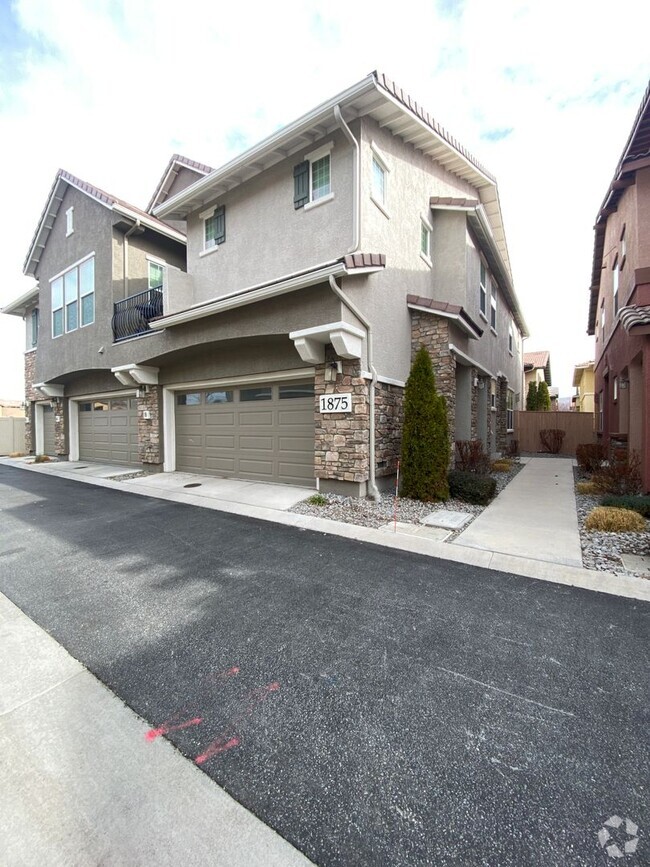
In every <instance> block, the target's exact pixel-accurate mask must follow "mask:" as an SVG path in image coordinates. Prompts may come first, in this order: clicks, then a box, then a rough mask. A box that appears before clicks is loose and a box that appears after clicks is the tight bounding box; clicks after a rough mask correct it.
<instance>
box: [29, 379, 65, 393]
mask: <svg viewBox="0 0 650 867" xmlns="http://www.w3.org/2000/svg"><path fill="white" fill-rule="evenodd" d="M34 388H35V389H37V390H38V391H40V392H41V394H44V395H45V396H46V397H63V390H64V388H65V386H63V385H59V384H58V383H54V382H35V383H34Z"/></svg>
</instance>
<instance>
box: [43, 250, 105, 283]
mask: <svg viewBox="0 0 650 867" xmlns="http://www.w3.org/2000/svg"><path fill="white" fill-rule="evenodd" d="M94 255H95V251H94V250H93V251H92V253H88V255H87V256H83V257H82V258H81V259H77V261H76V262H73V263H72V264H71V265H68V266H67V268H64V269H63V271H59V273H58V274H55V275H54V277H50V279H49V283H50V284H52V283H54V281H55V280H58V279H59V277H63V275H64V274H65V273H67V272H68V271H72V269H73V268H77V267H78V266H79V265H83V263H84V262H85V261H86V259H92V257H93V256H94Z"/></svg>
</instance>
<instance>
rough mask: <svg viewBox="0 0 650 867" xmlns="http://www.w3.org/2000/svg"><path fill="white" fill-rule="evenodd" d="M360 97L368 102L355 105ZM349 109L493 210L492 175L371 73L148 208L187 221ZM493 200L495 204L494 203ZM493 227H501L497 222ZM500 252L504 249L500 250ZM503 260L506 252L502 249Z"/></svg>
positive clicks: (315, 137)
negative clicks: (454, 179)
mask: <svg viewBox="0 0 650 867" xmlns="http://www.w3.org/2000/svg"><path fill="white" fill-rule="evenodd" d="M364 96H369V97H371V98H370V99H369V101H368V102H366V103H362V104H361V105H356V106H355V103H356V102H358V100H359V99H360V98H362V97H364ZM335 106H339V107H340V108H341V109H342V110H344V109H346V108H347V109H348V114H347V119H348V120H352V119H354V118H356V117H361V116H364V115H370V116H372V117H374V118H375V119H376V120H377V121H378V122H379V123H380V124H381V126H382V127H384V128H386V129H388V130H389V131H390V132H392V133H393V134H394V135H398V136H400V137H401V138H403V139H404V140H405V141H406V142H407V143H413V145H414V147H417V148H418V149H419V150H421V151H422V152H423V153H425V154H426V155H428V156H430V157H431V158H432V159H434V160H436V162H438V163H440V164H441V165H442V166H443V167H444V168H446V169H447V170H448V171H450V172H452V173H453V174H455V175H457V176H458V177H460V178H462V179H464V180H466V181H468V182H469V183H470V184H472V186H474V187H475V188H476V189H477V190H478V191H479V195H480V198H481V201H483V202H484V204H485V205H486V207H488V208H491V209H492V210H494V209H496V210H497V211H498V210H499V209H498V193H497V190H496V182H495V180H494V178H493V177H492V176H491V175H489V174H488V173H487V172H486V171H484V170H482V169H481V168H480V167H479V166H478V165H477V164H475V163H474V162H472V160H471V159H470V158H469V157H468V156H466V155H465V154H464V153H463V152H462V151H461V150H459V148H458V147H457V146H455V145H454V144H453V143H452V141H453V140H452V141H450V140H448V139H447V138H445V136H444V135H442V134H441V133H438V132H436V130H435V129H434V128H433V127H432V126H430V125H429V124H428V123H426V122H425V121H424V120H423V119H422V118H420V117H419V116H418V115H417V114H416V113H415V111H413V110H412V109H411V108H409V107H408V106H407V105H406V104H405V103H402V102H401V101H400V100H399V99H397V98H396V97H394V96H393V95H392V94H391V93H390V92H389V91H388V90H387V89H386V88H385V87H384V86H383V85H381V84H380V83H379V82H378V81H377V79H376V78H375V76H374V74H371V75H368V76H366V78H364V79H362V80H361V81H359V82H357V83H356V84H354V85H352V87H350V88H348V89H347V90H345V91H343V92H342V93H339V94H338V95H337V96H335V97H333V98H331V99H329V100H327V101H326V102H324V103H322V104H321V105H319V106H317V107H316V108H315V109H313V110H312V111H311V112H309V113H308V114H305V115H303V116H302V117H300V118H298V120H296V121H294V122H293V123H291V124H289V125H288V126H286V127H284V128H283V129H281V130H279V131H278V132H277V133H274V134H273V135H271V136H268V137H267V138H265V139H263V141H261V142H260V143H259V144H257V145H255V146H254V147H252V148H250V149H249V150H247V151H245V152H244V153H243V154H240V155H239V156H238V157H235V159H233V160H231V161H230V162H229V163H226V164H225V165H224V166H222V167H221V168H219V169H215V171H213V172H211V173H210V174H209V175H207V176H206V177H204V178H201V179H200V180H198V181H196V182H195V183H194V184H191V185H190V186H189V187H186V188H185V189H184V190H181V191H180V192H179V193H177V194H176V195H175V196H172V197H171V198H169V199H167V200H166V201H164V202H162V203H161V204H160V205H158V206H156V207H154V208H153V213H154V214H155V215H156V216H157V217H169V218H172V219H186V218H187V215H188V214H189V213H191V212H192V211H194V210H196V209H197V208H199V207H202V206H203V205H205V204H206V203H208V202H209V201H210V200H212V199H214V198H216V197H218V196H219V195H223V193H224V192H226V191H227V190H229V189H232V188H233V187H235V186H237V185H238V184H239V183H242V182H243V181H245V180H248V179H249V178H251V177H253V176H254V175H256V174H259V173H260V172H261V171H264V170H265V169H267V168H270V166H271V165H273V164H275V163H277V162H280V161H281V160H283V159H285V158H287V157H288V156H291V155H292V154H293V153H296V152H298V151H300V150H303V149H305V148H308V147H310V146H311V144H313V143H315V142H316V141H318V140H319V139H321V138H323V136H324V135H326V134H328V132H329V131H328V129H327V124H329V125H330V126H332V127H335V126H336V125H337V124H336V123H335V121H334V108H335ZM494 203H496V205H495V206H494V208H493V207H492V206H493V204H494ZM497 223H498V224H497V225H496V226H495V230H496V231H501V230H500V220H499V221H497ZM504 250H505V248H504ZM504 255H505V258H506V259H507V251H505V252H504Z"/></svg>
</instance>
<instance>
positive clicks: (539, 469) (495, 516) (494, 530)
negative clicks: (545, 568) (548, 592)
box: [453, 457, 582, 567]
mask: <svg viewBox="0 0 650 867" xmlns="http://www.w3.org/2000/svg"><path fill="white" fill-rule="evenodd" d="M453 544H456V545H463V546H465V547H469V548H479V549H481V550H483V551H495V552H497V553H500V554H510V555H512V556H514V557H526V558H528V559H530V560H543V561H545V562H547V563H559V564H561V565H563V566H576V567H580V566H582V552H581V548H580V535H579V532H578V518H577V514H576V500H575V494H574V484H573V461H571V460H569V459H567V458H553V457H548V458H547V457H544V458H529V459H528V460H527V462H526V464H525V466H524V468H523V470H521V471H520V472H519V473H518V475H517V476H515V478H514V479H513V480H512V481H511V482H510V484H509V485H508V486H507V487H506V488H505V490H503V491H502V492H501V493H500V494H499V496H498V497H497V498H496V499H495V500H493V501H492V503H491V504H490V505H489V506H488V507H487V509H485V511H484V512H483V513H482V514H480V515H479V516H478V517H477V518H476V519H475V520H474V521H472V523H471V524H470V525H469V527H468V528H467V529H466V530H464V531H463V532H462V533H461V534H460V535H459V536H458V537H457V538H456V539H455V540H454V543H453Z"/></svg>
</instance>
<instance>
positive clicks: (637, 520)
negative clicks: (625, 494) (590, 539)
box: [585, 506, 646, 533]
mask: <svg viewBox="0 0 650 867" xmlns="http://www.w3.org/2000/svg"><path fill="white" fill-rule="evenodd" d="M645 528H646V522H645V519H644V518H642V517H641V515H639V514H637V513H636V512H631V511H630V510H629V509H616V508H614V507H613V506H596V508H595V509H592V511H591V512H590V513H589V514H588V515H587V517H586V519H585V530H601V531H603V532H605V533H643V532H644V531H645Z"/></svg>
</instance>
